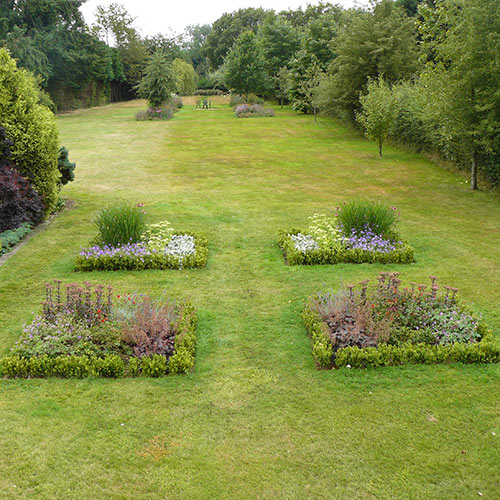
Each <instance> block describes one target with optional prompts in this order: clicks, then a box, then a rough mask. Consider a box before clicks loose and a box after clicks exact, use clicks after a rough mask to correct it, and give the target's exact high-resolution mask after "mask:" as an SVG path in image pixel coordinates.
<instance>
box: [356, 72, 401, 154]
mask: <svg viewBox="0 0 500 500" xmlns="http://www.w3.org/2000/svg"><path fill="white" fill-rule="evenodd" d="M367 90H368V93H367V94H365V95H363V96H361V98H360V102H361V111H360V112H359V113H358V114H357V116H356V118H357V120H358V122H359V123H361V125H362V126H363V127H364V129H365V131H366V135H367V136H368V137H369V138H370V139H372V140H374V141H377V142H378V152H379V155H380V156H382V145H383V144H384V141H385V140H386V139H387V136H388V135H389V132H390V130H391V128H392V127H393V125H394V121H395V120H396V112H397V110H396V102H395V100H394V96H393V94H392V91H391V89H390V87H389V86H388V85H387V83H386V82H385V81H384V79H383V78H382V77H379V78H378V79H377V80H373V79H370V80H369V82H368V87H367Z"/></svg>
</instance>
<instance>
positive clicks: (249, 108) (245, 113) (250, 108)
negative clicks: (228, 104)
mask: <svg viewBox="0 0 500 500" xmlns="http://www.w3.org/2000/svg"><path fill="white" fill-rule="evenodd" d="M234 113H235V115H236V116H237V117H238V118H250V117H253V116H267V117H269V116H274V110H273V109H271V108H264V106H262V105H260V104H239V105H238V106H236V109H235V110H234Z"/></svg>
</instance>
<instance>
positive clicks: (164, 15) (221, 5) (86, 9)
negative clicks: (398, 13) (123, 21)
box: [80, 0, 367, 35]
mask: <svg viewBox="0 0 500 500" xmlns="http://www.w3.org/2000/svg"><path fill="white" fill-rule="evenodd" d="M113 2H115V3H119V4H122V5H124V6H125V8H126V9H127V11H128V12H129V13H130V14H131V15H132V16H133V17H135V18H136V22H135V26H136V27H137V28H138V29H139V30H140V32H141V33H142V35H155V34H156V33H167V32H168V31H173V32H175V33H181V32H182V31H184V28H185V27H186V26H187V25H189V24H212V23H213V22H214V21H215V20H216V19H218V18H219V17H220V16H221V15H222V14H224V13H225V12H233V11H235V10H238V9H240V8H245V7H263V8H265V9H274V10H276V11H280V10H286V9H296V8H298V7H301V6H302V7H305V6H306V5H307V4H308V3H309V4H312V5H316V4H318V3H319V1H317V0H309V1H307V0H212V1H211V2H206V0H194V1H193V0H190V1H187V2H186V1H185V2H183V1H180V2H159V1H158V0H140V1H139V0H87V2H85V4H84V5H83V6H82V7H81V9H80V10H81V11H82V13H83V15H84V17H85V20H86V21H87V23H88V24H92V23H93V22H94V13H95V10H96V7H97V6H98V5H109V4H110V3H113ZM334 3H337V4H340V5H342V6H344V7H353V6H354V5H355V4H357V5H365V4H366V3H367V1H365V0H336V1H335V2H334Z"/></svg>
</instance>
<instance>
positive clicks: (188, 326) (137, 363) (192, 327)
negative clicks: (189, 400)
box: [0, 305, 197, 378]
mask: <svg viewBox="0 0 500 500" xmlns="http://www.w3.org/2000/svg"><path fill="white" fill-rule="evenodd" d="M186 309H187V310H189V311H193V308H192V306H191V305H187V306H186ZM196 323H197V318H196V315H194V314H193V315H186V316H184V318H182V319H181V321H180V323H179V333H178V335H177V336H176V338H175V351H174V354H173V355H172V356H171V357H170V358H169V359H168V362H167V359H166V358H165V356H161V355H159V354H154V355H153V356H144V357H142V358H136V357H131V358H129V360H128V362H127V361H125V360H124V359H123V358H121V357H120V356H118V355H117V354H111V355H108V356H105V357H102V358H97V357H89V356H54V357H49V356H40V357H31V358H23V357H20V356H4V357H3V358H1V359H0V376H1V377H4V378H48V377H60V378H85V377H105V378H119V377H127V376H128V377H138V376H144V377H162V376H163V375H167V374H168V375H174V374H181V373H188V372H190V371H191V370H192V369H193V367H194V362H195V351H196Z"/></svg>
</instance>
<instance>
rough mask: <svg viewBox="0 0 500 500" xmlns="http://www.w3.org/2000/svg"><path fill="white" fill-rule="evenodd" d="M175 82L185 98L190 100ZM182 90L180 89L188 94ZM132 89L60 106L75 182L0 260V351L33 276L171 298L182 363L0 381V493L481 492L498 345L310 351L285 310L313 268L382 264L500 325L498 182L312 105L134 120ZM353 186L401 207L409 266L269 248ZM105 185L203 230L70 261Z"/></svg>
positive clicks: (258, 495)
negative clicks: (476, 184)
mask: <svg viewBox="0 0 500 500" xmlns="http://www.w3.org/2000/svg"><path fill="white" fill-rule="evenodd" d="M190 102H191V101H190ZM193 102H194V101H193ZM141 106H142V107H143V106H144V103H140V102H137V101H135V102H130V103H124V104H117V105H110V106H105V107H102V108H96V109H91V110H85V111H79V112H75V113H72V114H67V115H62V116H60V117H59V128H60V134H61V142H62V144H63V145H65V146H66V147H67V148H68V149H69V151H70V159H71V160H72V161H76V163H77V170H76V180H75V182H73V183H72V184H71V185H69V186H67V187H65V188H64V191H63V195H64V196H65V197H67V198H70V199H72V200H74V202H75V204H74V206H73V207H72V208H70V209H67V210H65V211H63V212H62V213H60V214H59V215H58V216H57V217H56V218H55V219H54V220H53V222H52V223H51V224H50V225H49V226H48V228H47V229H46V230H44V231H42V232H40V233H38V234H37V235H36V236H35V237H33V238H32V239H31V240H30V241H29V242H28V243H27V244H26V245H25V246H24V247H23V248H22V249H21V250H20V251H19V252H18V253H17V254H16V255H14V256H13V257H12V258H11V259H9V260H8V261H7V262H6V263H5V264H4V265H3V266H1V267H0V324H1V325H2V329H1V335H0V353H7V352H8V351H9V348H10V347H11V346H12V345H13V343H14V342H15V340H16V338H17V337H18V335H19V333H20V330H21V327H22V324H23V323H24V322H27V321H29V320H30V318H31V315H32V313H33V312H34V311H35V310H36V309H37V304H38V303H39V302H40V300H41V299H42V294H43V286H42V283H43V282H45V281H47V280H50V279H51V278H60V279H63V280H65V281H78V282H83V281H85V280H91V281H93V282H104V283H106V284H111V285H113V286H114V288H115V290H116V291H117V292H139V293H142V292H145V293H151V294H160V293H161V292H163V291H164V290H166V291H167V293H168V294H169V295H170V296H172V297H180V298H189V299H191V300H192V302H193V303H194V305H195V306H196V307H197V309H198V314H199V319H200V321H199V326H198V339H199V343H198V348H197V359H196V366H195V369H194V371H193V373H191V374H189V375H184V376H171V377H164V378H161V379H145V378H140V379H119V380H102V379H85V380H59V379H50V380H0V447H1V455H2V456H1V459H0V491H1V494H0V497H1V498H2V500H8V499H30V500H31V499H44V500H45V499H52V498H54V499H55V498H57V499H59V498H60V499H78V500H82V499H134V500H137V499H144V500H150V499H169V500H171V499H197V500H202V499H219V498H220V499H277V498H279V499H300V500H303V499H377V500H380V499H412V500H413V499H421V500H430V499H436V500H444V499H468V498H478V497H479V492H480V493H481V494H482V495H483V496H482V498H485V499H487V498H489V499H498V498H499V496H500V476H499V474H498V472H499V470H500V366H497V365H486V366H464V365H453V366H408V367H403V368H380V369H368V370H359V371H358V370H349V369H347V368H346V369H341V370H334V371H325V370H323V371H320V370H317V369H316V367H315V365H314V363H313V359H312V355H311V345H310V341H309V339H308V337H307V336H306V332H305V328H304V326H303V323H302V320H301V318H300V312H301V309H302V307H303V301H304V299H306V298H307V296H308V295H310V294H311V293H313V292H314V291H317V290H319V289H322V288H328V287H332V288H338V287H339V286H340V284H341V283H351V282H357V281H359V280H362V279H365V278H370V277H373V278H375V277H376V275H377V274H378V272H379V271H381V270H398V271H401V273H402V276H401V277H402V279H403V281H405V282H409V281H418V282H422V281H427V276H428V275H430V274H434V275H436V276H438V277H439V278H440V281H441V283H443V284H449V285H451V286H456V287H458V288H460V296H461V297H462V299H464V300H467V301H468V302H469V303H470V304H472V307H473V309H474V310H475V311H476V312H482V313H483V314H484V317H485V319H486V320H487V322H488V323H489V324H490V326H491V327H492V329H493V330H494V331H495V332H496V333H497V334H498V335H500V309H499V307H498V304H499V302H500V264H499V263H500V225H499V220H500V199H499V197H498V196H497V195H495V194H493V193H488V192H486V191H483V192H471V191H469V189H468V186H467V185H466V184H465V181H464V179H465V178H464V177H463V176H460V175H458V174H456V173H454V172H450V171H446V170H444V169H443V168H441V167H438V166H437V165H435V164H433V163H431V162H429V161H428V160H426V159H425V158H423V157H422V156H419V155H415V154H411V153H408V152H404V151H402V150H400V149H397V148H394V147H389V146H388V147H386V148H384V149H385V151H384V156H383V157H382V158H379V157H378V156H377V148H376V145H375V144H374V143H371V142H368V141H367V140H365V139H364V138H362V137H361V135H359V134H358V133H356V132H354V131H351V130H348V129H346V128H343V127H341V126H339V125H337V124H335V123H333V122H332V121H330V120H327V119H320V120H318V123H314V122H313V119H312V117H310V116H301V115H297V114H295V113H294V112H292V111H291V110H289V109H284V110H280V109H279V108H276V117H274V118H253V119H236V118H234V116H233V114H232V111H231V109H230V108H229V107H228V106H227V105H221V104H219V105H218V107H217V109H216V110H214V111H196V110H195V109H194V106H188V107H185V108H184V109H183V110H182V111H180V112H179V113H178V114H177V115H175V118H174V119H173V120H172V121H170V122H136V121H135V120H134V114H135V112H136V111H137V110H138V109H140V108H141ZM355 196H359V197H365V198H371V199H375V200H384V201H386V202H387V203H389V204H391V205H392V204H394V205H395V206H397V207H398V209H399V211H400V212H401V224H400V228H399V229H400V232H401V234H403V235H404V237H405V239H407V240H408V241H409V242H410V244H412V246H413V247H414V249H415V256H416V260H417V262H416V263H415V264H411V265H390V266H383V265H379V264H362V265H352V264H343V265H336V266H314V267H307V266H290V267H287V266H285V265H284V261H283V256H282V254H281V252H280V250H279V248H278V246H277V241H276V240H277V238H276V233H277V232H278V230H279V229H283V228H287V227H293V226H295V227H297V226H298V227H300V226H305V225H306V223H307V217H308V216H309V215H312V214H313V213H315V212H324V211H326V210H330V209H332V208H334V207H335V206H336V205H338V204H339V203H341V202H342V201H344V200H348V199H350V198H352V197H355ZM117 200H120V201H129V202H134V203H139V202H142V203H145V208H146V210H147V212H148V214H149V219H150V221H151V222H157V221H159V220H162V219H167V220H169V221H170V222H171V223H172V224H173V225H174V227H176V228H179V229H183V230H188V231H195V232H204V233H205V234H206V235H207V237H208V242H209V252H210V253H209V261H208V265H207V267H206V268H204V269H190V270H182V271H173V270H170V271H140V272H101V273H99V272H94V273H75V272H74V271H73V266H74V259H75V256H76V254H77V253H78V251H79V249H80V247H81V246H84V245H86V244H87V243H88V242H89V240H90V239H91V238H92V237H93V235H94V228H93V226H92V218H93V216H94V215H95V213H96V212H97V211H98V210H99V209H100V208H101V207H103V206H105V205H107V204H110V203H113V202H115V201H117Z"/></svg>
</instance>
